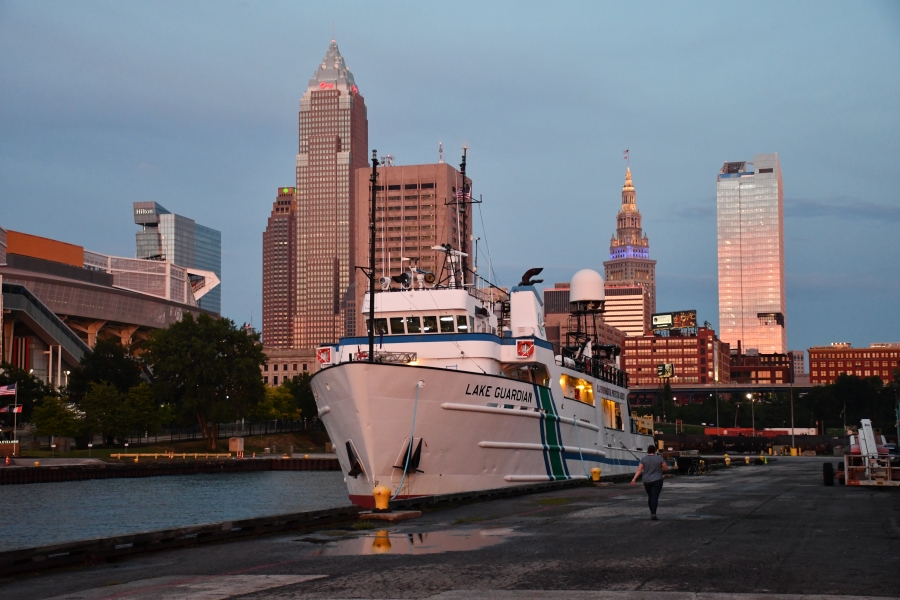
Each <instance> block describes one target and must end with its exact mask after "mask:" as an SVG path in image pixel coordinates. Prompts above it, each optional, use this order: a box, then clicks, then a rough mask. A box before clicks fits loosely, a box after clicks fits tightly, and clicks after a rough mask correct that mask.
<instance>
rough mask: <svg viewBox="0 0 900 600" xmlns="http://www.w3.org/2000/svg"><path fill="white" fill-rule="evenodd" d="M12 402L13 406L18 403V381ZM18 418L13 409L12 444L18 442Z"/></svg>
mask: <svg viewBox="0 0 900 600" xmlns="http://www.w3.org/2000/svg"><path fill="white" fill-rule="evenodd" d="M13 402H14V403H15V404H18V403H19V382H18V381H17V382H16V395H15V396H13ZM18 417H19V413H17V412H16V408H15V407H13V441H14V442H18V441H19V431H18V425H19V419H18ZM13 446H15V444H13Z"/></svg>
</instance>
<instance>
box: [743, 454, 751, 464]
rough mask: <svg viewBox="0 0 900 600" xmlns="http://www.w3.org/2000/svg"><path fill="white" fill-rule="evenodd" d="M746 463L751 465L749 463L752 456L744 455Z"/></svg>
mask: <svg viewBox="0 0 900 600" xmlns="http://www.w3.org/2000/svg"><path fill="white" fill-rule="evenodd" d="M744 464H746V465H749V464H750V457H749V456H745V457H744Z"/></svg>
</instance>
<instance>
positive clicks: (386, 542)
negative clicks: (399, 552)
mask: <svg viewBox="0 0 900 600" xmlns="http://www.w3.org/2000/svg"><path fill="white" fill-rule="evenodd" d="M375 489H378V488H375ZM372 551H373V552H374V553H375V554H387V553H388V552H390V551H391V538H390V536H388V532H387V530H386V529H382V530H381V531H379V532H377V533H376V534H375V540H373V541H372Z"/></svg>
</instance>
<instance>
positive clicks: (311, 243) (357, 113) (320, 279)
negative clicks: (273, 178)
mask: <svg viewBox="0 0 900 600" xmlns="http://www.w3.org/2000/svg"><path fill="white" fill-rule="evenodd" d="M368 148H369V124H368V118H367V116H366V105H365V101H364V100H363V97H362V96H361V95H360V93H359V89H358V88H357V87H356V83H355V82H354V79H353V74H352V73H351V72H350V71H349V69H347V66H346V64H345V63H344V59H343V57H342V56H341V54H340V52H339V51H338V46H337V44H336V43H335V42H334V40H332V41H331V45H330V46H329V47H328V51H327V52H326V54H325V58H324V59H323V60H322V62H321V64H320V65H319V67H318V68H316V72H315V73H314V74H313V76H312V78H311V79H310V80H309V84H308V85H307V88H306V91H305V92H304V93H303V97H302V98H301V99H300V143H299V153H298V154H297V185H296V187H297V190H296V193H297V235H296V239H297V241H296V253H297V265H296V272H297V275H296V281H295V284H294V285H295V290H296V291H295V294H296V299H295V301H294V307H295V308H294V310H295V313H294V317H293V318H294V324H293V326H294V331H295V334H294V343H293V346H294V347H295V348H306V349H314V348H315V347H316V346H318V345H320V344H324V343H331V342H335V341H337V340H338V339H339V338H340V337H341V336H343V335H344V334H345V332H347V331H348V329H353V328H354V326H355V323H356V312H357V306H356V302H355V292H356V290H355V286H354V285H353V284H354V282H355V280H356V273H355V272H356V266H357V263H356V262H355V258H356V256H357V248H356V239H357V237H356V235H355V232H356V231H357V227H365V225H364V224H363V225H360V224H359V222H360V220H361V219H362V220H365V214H362V215H358V214H356V213H355V212H354V210H353V199H354V198H356V176H355V173H356V170H357V169H360V168H364V167H366V166H367V165H368V164H369V163H368V157H367V154H368ZM348 326H349V327H348ZM263 335H265V332H263Z"/></svg>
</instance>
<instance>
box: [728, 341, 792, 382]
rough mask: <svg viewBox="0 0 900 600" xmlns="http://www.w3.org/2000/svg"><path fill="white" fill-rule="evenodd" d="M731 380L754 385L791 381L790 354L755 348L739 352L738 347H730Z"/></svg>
mask: <svg viewBox="0 0 900 600" xmlns="http://www.w3.org/2000/svg"><path fill="white" fill-rule="evenodd" d="M731 381H732V383H747V384H754V385H766V384H775V383H778V384H781V383H792V382H793V381H794V367H793V365H792V364H791V355H790V354H779V353H771V354H766V353H762V352H758V351H757V350H756V349H755V348H748V349H747V351H746V352H741V348H740V347H738V348H732V349H731Z"/></svg>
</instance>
